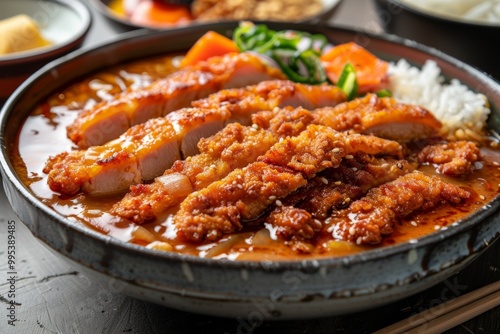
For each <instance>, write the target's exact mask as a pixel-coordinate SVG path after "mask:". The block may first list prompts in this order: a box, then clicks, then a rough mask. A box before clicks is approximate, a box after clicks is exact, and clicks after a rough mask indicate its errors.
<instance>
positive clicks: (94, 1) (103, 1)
mask: <svg viewBox="0 0 500 334" xmlns="http://www.w3.org/2000/svg"><path fill="white" fill-rule="evenodd" d="M111 1H112V0H90V3H91V5H92V6H94V8H96V9H97V10H98V11H99V12H100V13H101V14H102V15H104V16H105V17H106V18H108V19H109V20H111V21H112V22H115V23H117V24H120V25H124V26H126V27H129V28H132V29H137V28H152V29H158V28H155V27H151V26H146V25H140V24H137V23H134V22H131V21H130V20H129V19H128V18H127V17H124V16H121V15H119V14H117V13H116V12H114V11H113V10H112V9H111V8H110V6H109V5H110V3H111ZM321 2H322V4H323V9H322V10H321V11H320V12H319V13H317V14H316V15H314V16H312V17H307V18H304V19H303V20H299V21H301V22H310V21H314V20H320V19H321V20H326V19H328V18H329V17H331V16H332V15H333V14H334V13H335V11H336V9H337V8H338V5H339V4H340V3H341V2H342V0H321ZM283 20H287V18H286V17H284V18H283ZM288 21H289V20H288ZM190 24H198V22H197V21H196V20H194V21H193V22H192V23H190ZM183 25H185V24H183ZM173 28H177V27H175V26H174V27H173ZM160 29H171V28H160Z"/></svg>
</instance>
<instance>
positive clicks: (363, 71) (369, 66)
mask: <svg viewBox="0 0 500 334" xmlns="http://www.w3.org/2000/svg"><path fill="white" fill-rule="evenodd" d="M320 60H321V61H322V63H323V66H324V67H325V70H326V74H327V76H328V78H329V79H330V80H331V81H332V82H335V83H336V82H337V81H338V79H339V77H340V74H341V73H342V69H343V68H344V66H345V65H346V64H347V63H350V64H351V65H352V66H353V67H354V69H355V72H356V78H357V81H358V85H359V90H360V92H366V91H368V90H370V89H374V88H377V89H378V88H380V86H381V85H382V84H383V83H384V81H385V79H386V74H387V67H388V65H389V64H388V63H387V62H385V61H383V60H381V59H379V58H377V57H376V56H375V55H373V54H372V53H370V52H368V50H366V49H365V48H363V47H362V46H360V45H358V44H356V43H354V42H349V43H345V44H340V45H337V46H335V47H333V48H332V49H331V50H329V51H328V52H326V53H325V54H323V55H321V57H320Z"/></svg>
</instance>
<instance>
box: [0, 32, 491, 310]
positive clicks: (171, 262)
mask: <svg viewBox="0 0 500 334" xmlns="http://www.w3.org/2000/svg"><path fill="white" fill-rule="evenodd" d="M266 24H267V25H268V26H269V27H270V28H271V29H276V30H283V29H296V30H302V31H309V32H313V33H321V34H324V35H325V36H327V38H328V39H329V40H330V41H332V42H333V43H344V42H347V41H352V40H356V41H358V42H361V41H362V42H363V45H364V46H365V47H366V48H367V49H368V50H370V51H371V52H373V53H375V54H377V55H378V56H379V57H381V58H383V59H386V60H397V59H399V58H401V57H404V58H406V59H407V60H408V61H410V62H411V63H413V64H416V65H419V64H420V65H421V64H423V63H424V62H425V60H426V59H433V60H435V61H436V62H437V64H438V65H439V66H440V67H441V69H442V71H443V73H444V74H445V75H446V76H448V77H449V78H457V79H459V80H460V81H462V82H463V83H464V84H466V85H468V86H470V87H471V88H473V89H475V90H477V91H479V92H481V93H483V94H485V95H486V96H487V97H488V98H489V100H490V102H491V108H492V113H493V116H492V118H491V126H492V127H496V125H497V124H498V117H499V115H500V110H499V109H498V106H500V85H499V84H498V83H497V82H496V81H494V80H492V79H491V78H490V77H488V76H486V75H485V74H483V73H481V72H479V71H477V70H476V69H474V68H472V67H471V66H468V65H466V64H464V63H462V62H460V61H458V60H456V59H454V58H451V57H449V56H447V55H445V54H443V53H440V52H438V51H436V50H434V49H430V48H428V47H424V46H422V45H420V44H416V43H414V42H410V41H408V40H404V39H401V38H398V37H395V36H375V35H371V34H367V33H365V32H361V31H354V30H348V29H343V28H338V27H333V26H328V25H326V24H314V25H311V24H299V23H296V24H292V23H273V22H269V23H266ZM237 25H238V23H237V22H222V23H217V24H211V25H208V26H193V27H186V28H182V29H177V30H172V31H155V32H151V31H148V32H145V31H141V30H137V31H133V32H130V33H127V34H125V35H123V36H121V37H119V38H118V39H115V40H112V41H110V42H109V43H107V44H101V45H99V46H97V47H95V48H93V49H89V50H79V51H76V52H74V53H72V54H70V55H68V56H67V57H63V58H61V59H58V60H56V61H54V62H52V63H51V64H50V65H49V66H47V67H45V68H44V69H43V70H41V71H39V72H37V73H36V74H35V75H33V76H32V77H31V78H30V79H28V80H27V81H26V82H25V83H23V85H22V86H21V87H20V89H19V90H17V91H16V93H15V94H14V95H13V96H12V97H11V98H10V99H9V100H8V101H7V103H6V105H5V106H4V108H3V111H2V113H1V115H0V147H1V155H0V162H1V172H2V178H3V183H4V187H5V192H6V195H7V197H8V199H9V201H10V203H11V205H12V207H13V209H14V211H15V212H16V213H17V215H18V216H19V218H20V220H21V221H23V222H24V224H26V226H27V227H28V228H29V229H30V231H31V232H32V233H33V235H34V236H35V237H36V238H38V239H40V240H41V241H42V242H43V243H44V244H45V245H47V246H48V247H49V248H50V249H52V250H53V251H54V252H56V253H57V254H58V255H59V256H60V257H62V258H65V259H67V260H68V261H70V262H71V263H72V265H74V266H76V267H77V268H78V270H82V271H85V272H86V273H87V274H94V276H95V277H96V279H101V280H108V282H111V283H112V284H113V286H116V287H120V289H119V290H118V289H115V290H116V291H121V292H123V293H125V294H128V295H130V296H134V297H137V298H140V299H144V300H148V301H151V302H154V303H158V304H162V305H166V306H169V307H173V308H177V309H181V310H187V311H190V312H197V313H203V314H209V315H216V316H225V317H242V318H243V319H248V318H250V317H260V319H264V318H265V319H301V318H314V317H324V316H332V315H339V314H344V313H349V312H355V311H360V310H364V309H367V308H373V307H377V306H379V305H383V304H386V303H390V302H393V301H396V300H399V299H402V298H405V297H407V296H410V295H412V294H415V293H417V292H419V291H422V290H424V289H427V288H429V287H431V286H432V285H434V284H437V283H438V282H440V281H442V280H444V279H446V278H447V277H449V276H451V275H452V274H455V273H456V272H458V271H459V270H461V269H463V268H464V267H465V266H467V265H468V264H469V263H471V261H473V260H474V259H476V257H477V256H478V255H479V254H481V252H482V251H484V250H485V249H486V248H487V247H488V246H489V245H491V243H493V242H494V241H495V240H496V239H497V238H498V236H499V235H500V224H499V223H498V221H499V219H500V210H499V206H500V198H499V197H497V198H495V199H493V200H492V201H491V202H490V203H488V204H487V205H486V206H485V207H484V208H483V209H481V210H479V211H477V212H474V213H472V214H471V215H470V216H468V217H467V218H466V219H463V220H462V221H460V222H458V223H457V224H454V225H453V226H451V227H450V228H448V229H446V230H440V231H437V232H435V233H432V234H430V235H428V236H425V237H422V238H420V239H419V240H418V242H416V243H404V244H398V245H394V246H389V247H385V248H379V249H376V250H373V251H369V252H365V253H360V254H356V255H351V256H345V257H339V258H327V259H317V260H306V261H230V260H224V259H219V260H217V259H207V258H198V257H192V256H186V255H180V254H175V253H167V252H160V251H155V250H151V249H146V248H145V247H140V246H137V245H134V244H130V243H126V242H122V241H120V240H117V239H115V238H112V237H110V236H106V235H103V234H100V233H98V232H96V231H93V230H90V229H89V228H86V227H85V226H84V225H82V224H76V223H74V222H71V221H70V220H68V219H67V218H65V217H63V216H62V215H60V214H59V213H57V212H55V211H54V210H52V209H51V208H50V207H48V206H46V205H45V204H44V203H42V202H41V201H40V200H39V199H37V197H36V196H35V194H34V193H33V192H32V191H31V190H30V189H29V188H28V187H26V186H25V185H24V184H23V183H22V182H21V181H20V178H19V175H17V174H16V172H15V169H14V168H13V162H12V160H11V159H10V156H11V153H12V151H13V150H14V145H15V144H14V143H15V139H16V134H17V130H18V129H19V127H20V126H22V124H23V120H24V119H25V118H26V117H27V115H28V114H29V112H30V111H31V110H32V108H33V107H34V106H35V105H36V104H37V103H39V102H40V101H41V100H43V99H44V98H46V97H47V96H48V95H50V94H52V93H54V92H56V91H59V90H60V89H62V88H64V87H66V86H67V85H68V84H69V83H70V82H74V81H75V80H78V79H81V78H82V77H84V76H88V75H89V74H90V73H92V72H94V71H98V70H102V69H104V68H107V67H109V66H112V65H115V64H119V63H124V62H127V61H130V60H134V59H140V58H143V57H148V56H154V55H160V54H166V53H169V52H174V51H183V50H187V49H188V48H189V46H191V45H192V44H193V43H194V42H195V41H196V40H197V38H199V37H200V36H201V35H202V34H203V33H204V32H205V31H207V30H208V29H211V30H215V31H218V32H220V33H230V32H231V31H232V30H233V29H234V28H235V27H236V26H237ZM60 73H66V74H67V75H65V76H60V75H59V74H60ZM111 283H110V284H111Z"/></svg>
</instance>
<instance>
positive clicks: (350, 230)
mask: <svg viewBox="0 0 500 334" xmlns="http://www.w3.org/2000/svg"><path fill="white" fill-rule="evenodd" d="M349 234H350V235H355V234H356V228H355V227H354V226H351V227H350V228H349Z"/></svg>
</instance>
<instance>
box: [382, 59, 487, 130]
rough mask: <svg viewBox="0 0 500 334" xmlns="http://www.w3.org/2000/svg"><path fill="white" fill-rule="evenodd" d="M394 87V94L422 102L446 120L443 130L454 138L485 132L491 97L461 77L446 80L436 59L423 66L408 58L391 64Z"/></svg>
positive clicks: (435, 114) (411, 100) (416, 102)
mask: <svg viewBox="0 0 500 334" xmlns="http://www.w3.org/2000/svg"><path fill="white" fill-rule="evenodd" d="M388 74H389V78H390V87H389V88H390V90H391V91H392V93H393V96H394V98H396V99H397V100H400V101H402V102H406V103H412V104H417V105H420V106H422V107H424V108H426V109H428V110H429V111H430V112H432V113H433V115H434V116H435V117H436V118H437V119H439V120H440V121H441V122H442V123H443V129H442V131H443V134H444V135H445V136H447V137H449V138H450V139H479V138H481V136H482V135H484V131H485V127H486V120H487V118H488V115H489V114H490V109H489V105H488V100H487V98H486V96H484V95H483V94H477V93H474V92H473V91H471V90H470V89H469V88H468V87H467V86H465V85H463V84H462V83H460V81H459V80H457V79H452V80H451V81H450V82H449V83H445V78H444V77H443V76H442V75H441V70H440V69H439V67H438V66H437V64H436V62H435V61H432V60H427V61H426V62H425V64H424V66H423V67H422V69H419V68H417V67H413V66H411V65H410V64H409V63H408V62H407V61H406V60H404V59H401V60H399V61H398V62H397V63H391V64H390V65H389V69H388Z"/></svg>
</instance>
